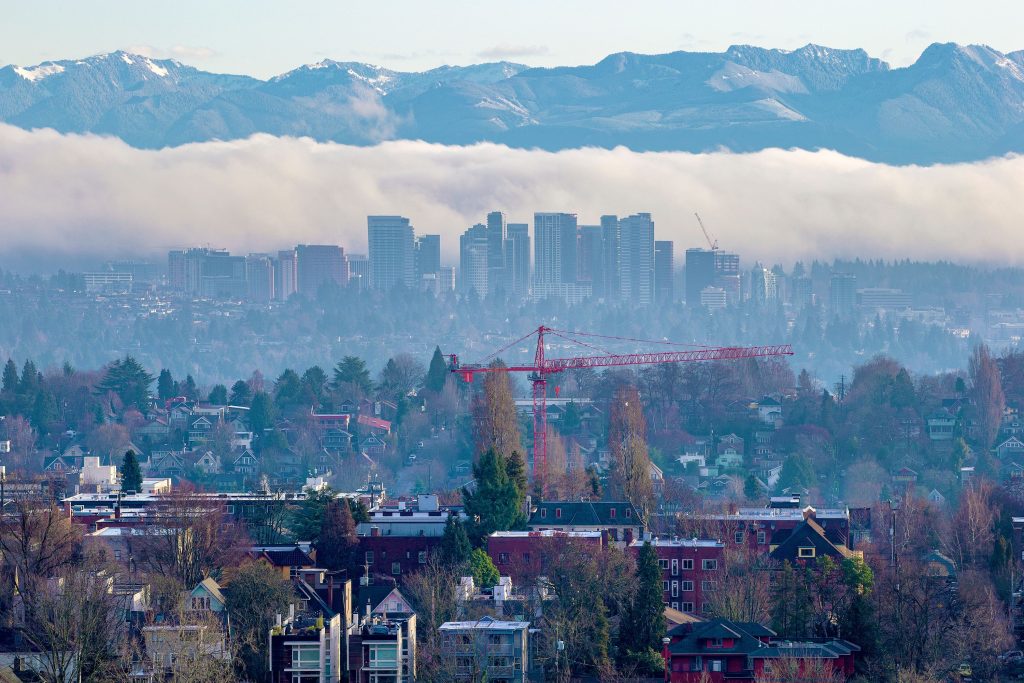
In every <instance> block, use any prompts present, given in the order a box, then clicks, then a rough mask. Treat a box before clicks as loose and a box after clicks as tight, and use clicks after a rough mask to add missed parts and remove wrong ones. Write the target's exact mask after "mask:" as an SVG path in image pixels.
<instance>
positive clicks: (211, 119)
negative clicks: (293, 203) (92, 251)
mask: <svg viewBox="0 0 1024 683" xmlns="http://www.w3.org/2000/svg"><path fill="white" fill-rule="evenodd" d="M0 121H3V122H6V123H9V124H12V125H15V126H19V127H22V128H28V129H31V128H53V129H56V130H58V131H61V132H68V133H84V132H90V133H98V134H103V135H112V136H116V137H119V138H121V139H123V140H125V141H126V142H128V143H129V144H131V145H133V146H136V147H141V148H161V147H167V146H176V145H180V144H185V143H190V142H202V141H208V140H231V139H239V138H245V137H248V136H250V135H252V134H255V133H269V134H273V135H283V136H308V137H311V138H314V139H316V140H321V141H334V142H340V143H346V144H356V145H367V144H374V143H376V142H380V141H382V140H388V139H422V140H427V141H430V142H437V143H444V144H472V143H475V142H484V141H488V142H496V143H503V144H507V145H510V146H513V147H527V148H533V147H537V148H542V149H548V150H559V149H566V148H575V147H584V146H599V147H609V148H610V147H616V146H620V145H621V146H626V147H629V148H631V149H634V150H638V151H689V152H704V151H711V150H716V149H723V148H724V149H729V150H732V151H736V152H745V151H755V150H759V149H765V148H768V147H784V148H790V147H793V148H802V149H809V150H814V149H822V148H828V149H835V150H837V151H840V152H843V153H845V154H850V155H854V156H860V157H863V158H867V159H871V160H875V161H883V162H889V163H900V164H904V163H919V164H930V163H937V162H959V161H972V160H976V159H981V158H985V157H988V156H992V155H1000V154H1006V153H1011V152H1020V151H1024V50H1019V51H1014V52H1008V53H1001V52H999V51H997V50H994V49H992V48H990V47H987V46H984V45H958V44H955V43H935V44H932V45H930V46H929V47H928V48H926V49H925V50H924V51H923V52H922V54H921V56H920V57H919V58H918V60H917V61H916V62H915V63H914V64H911V65H908V66H905V67H899V68H893V67H891V66H890V65H889V64H887V63H886V62H885V61H883V60H881V59H878V58H874V57H871V56H870V55H869V54H868V53H867V52H866V51H864V50H862V49H833V48H829V47H826V46H822V45H815V44H808V45H805V46H803V47H800V48H797V49H795V50H781V49H777V48H763V47H758V46H753V45H732V46H729V47H728V48H727V49H726V50H725V51H723V52H686V51H675V52H669V53H663V54H656V55H648V54H642V53H635V52H619V53H614V54H610V55H608V56H606V57H604V58H603V59H601V60H599V61H598V62H596V63H595V64H592V65H578V66H558V67H528V66H526V65H523V64H517V63H514V62H507V61H498V62H485V63H481V64H472V65H467V66H450V65H446V66H440V67H436V68H434V69H429V70H426V71H422V72H411V71H398V70H393V69H388V68H386V67H382V66H377V65H372V64H365V63H362V62H351V61H336V60H331V59H325V60H321V61H320V62H317V63H314V64H305V65H301V66H299V67H296V68H295V69H292V70H289V71H286V72H284V73H282V74H279V75H277V76H274V77H272V78H269V79H266V80H261V79H257V78H253V77H251V76H245V75H231V74H218V73H211V72H207V71H203V70H200V69H197V68H195V67H192V66H189V65H187V64H183V63H182V62H180V61H178V60H174V59H155V58H151V57H146V56H144V55H138V54H133V53H131V52H127V51H123V50H118V51H115V52H111V53H105V54H102V55H94V56H91V57H86V58H84V59H78V60H53V61H46V62H42V63H40V64H37V65H33V66H28V67H22V66H16V65H7V66H4V67H2V68H0Z"/></svg>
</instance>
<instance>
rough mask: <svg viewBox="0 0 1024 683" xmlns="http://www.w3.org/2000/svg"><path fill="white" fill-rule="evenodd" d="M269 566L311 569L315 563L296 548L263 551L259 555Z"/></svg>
mask: <svg viewBox="0 0 1024 683" xmlns="http://www.w3.org/2000/svg"><path fill="white" fill-rule="evenodd" d="M260 557H263V558H264V559H266V560H267V562H269V563H270V564H272V565H273V566H275V567H312V566H314V564H315V562H313V558H311V557H310V556H309V555H307V554H306V553H304V552H302V549H300V548H299V547H298V546H296V547H294V548H291V549H289V550H283V549H282V550H264V551H262V552H261V553H260Z"/></svg>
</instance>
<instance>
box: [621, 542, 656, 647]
mask: <svg viewBox="0 0 1024 683" xmlns="http://www.w3.org/2000/svg"><path fill="white" fill-rule="evenodd" d="M662 595H663V592H662V585H661V568H660V567H658V554H657V552H656V551H655V550H654V546H652V545H651V544H650V542H645V543H644V544H643V546H642V547H641V548H640V554H639V556H638V557H637V562H636V595H634V596H633V601H632V602H631V603H629V605H627V607H626V613H625V614H624V615H623V617H622V623H621V624H620V626H619V652H620V653H621V654H622V655H623V656H625V655H626V654H627V653H630V652H632V653H640V652H645V651H646V650H647V649H649V648H653V649H654V650H660V649H661V639H662V638H663V637H664V635H665V605H664V602H663V601H662Z"/></svg>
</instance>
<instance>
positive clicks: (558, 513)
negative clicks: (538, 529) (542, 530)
mask: <svg viewBox="0 0 1024 683" xmlns="http://www.w3.org/2000/svg"><path fill="white" fill-rule="evenodd" d="M561 518H562V508H555V519H561Z"/></svg>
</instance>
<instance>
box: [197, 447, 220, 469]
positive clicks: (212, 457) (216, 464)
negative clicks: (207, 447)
mask: <svg viewBox="0 0 1024 683" xmlns="http://www.w3.org/2000/svg"><path fill="white" fill-rule="evenodd" d="M194 466H195V468H196V469H197V470H199V471H200V472H202V473H203V474H218V473H220V471H221V467H220V456H218V455H216V454H215V453H214V452H213V451H205V452H204V453H203V454H202V455H200V456H199V457H198V458H196V461H195V463H194Z"/></svg>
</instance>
